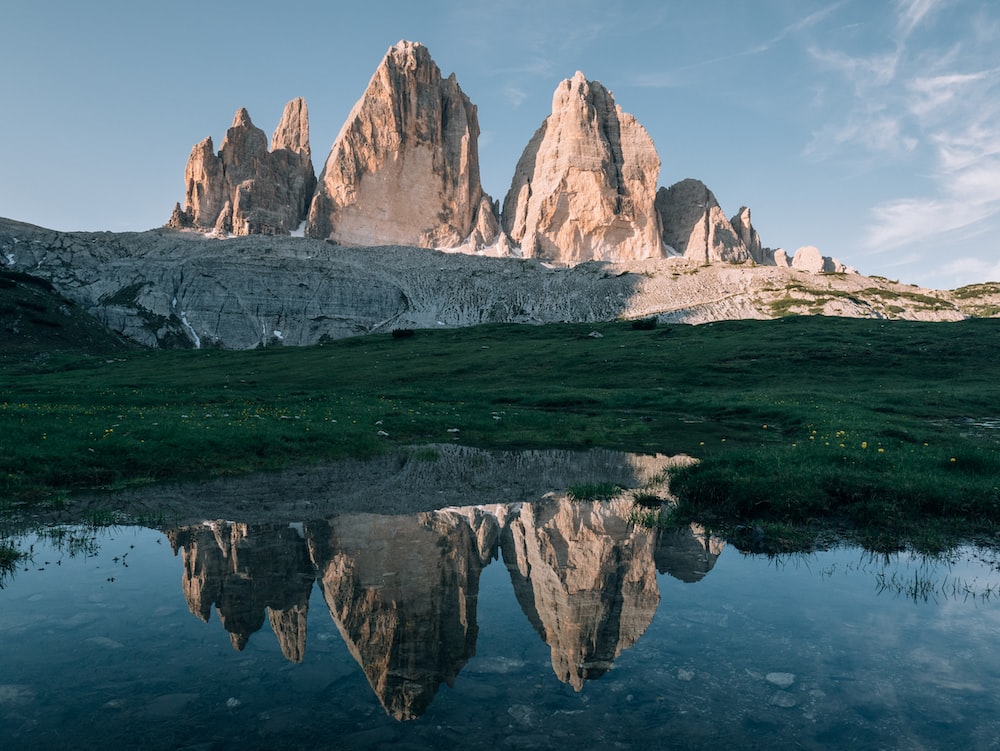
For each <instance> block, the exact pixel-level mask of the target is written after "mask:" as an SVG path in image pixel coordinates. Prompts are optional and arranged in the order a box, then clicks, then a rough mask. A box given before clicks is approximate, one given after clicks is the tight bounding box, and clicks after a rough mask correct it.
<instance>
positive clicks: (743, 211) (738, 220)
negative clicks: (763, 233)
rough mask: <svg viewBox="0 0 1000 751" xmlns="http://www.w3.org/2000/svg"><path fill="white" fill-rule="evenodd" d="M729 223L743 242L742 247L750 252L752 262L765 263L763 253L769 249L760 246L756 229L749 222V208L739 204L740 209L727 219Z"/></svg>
mask: <svg viewBox="0 0 1000 751" xmlns="http://www.w3.org/2000/svg"><path fill="white" fill-rule="evenodd" d="M729 224H730V225H732V228H733V232H735V233H736V236H737V237H738V238H739V240H740V242H741V243H743V247H744V248H746V249H747V252H748V253H750V257H751V258H752V259H753V261H754V263H766V261H765V255H766V253H767V251H768V250H769V249H768V248H764V247H762V246H761V242H760V235H758V234H757V230H755V229H754V226H753V224H752V223H751V222H750V209H749V208H748V207H746V206H741V207H740V210H739V211H738V212H736V214H735V215H734V216H733V217H732V218H731V219H730V220H729Z"/></svg>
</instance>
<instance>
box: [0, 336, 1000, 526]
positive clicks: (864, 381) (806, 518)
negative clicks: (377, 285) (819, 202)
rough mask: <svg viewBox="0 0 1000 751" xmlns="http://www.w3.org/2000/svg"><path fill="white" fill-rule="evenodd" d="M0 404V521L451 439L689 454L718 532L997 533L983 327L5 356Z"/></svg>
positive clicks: (689, 497)
mask: <svg viewBox="0 0 1000 751" xmlns="http://www.w3.org/2000/svg"><path fill="white" fill-rule="evenodd" d="M595 330H596V331H598V332H600V333H601V334H602V337H600V338H596V337H591V336H589V334H590V333H591V332H592V331H595ZM0 394H2V396H0V505H4V504H5V505H7V506H12V507H22V506H24V505H31V504H49V503H57V502H59V499H60V498H65V497H66V495H67V494H68V493H72V492H77V491H80V490H91V489H98V488H121V487H126V486H133V485H141V484H145V483H150V482H157V481H162V480H167V479H178V478H191V479H198V478H207V477H211V476H218V475H230V474H241V473H247V472H252V471H257V470H267V469H276V468H280V467H285V466H288V465H292V464H307V463H310V462H322V461H329V460H333V459H338V458H343V457H348V456H353V457H365V456H372V455H375V454H377V453H379V452H381V451H384V450H387V449H389V448H399V447H402V446H410V445H416V446H427V445H430V444H434V443H444V442H448V443H451V442H456V441H457V442H461V443H463V444H467V445H473V446H479V447H484V448H498V449H524V448H571V449H584V448H589V447H593V446H600V447H605V448H614V449H621V450H627V451H634V452H650V453H653V452H656V453H667V454H673V453H688V454H691V455H693V456H695V457H697V458H698V459H699V460H700V463H699V464H697V465H696V466H694V467H691V468H687V469H683V470H680V471H679V472H678V473H677V475H676V476H675V477H674V478H673V483H674V488H675V490H676V492H677V493H678V495H679V496H680V498H681V506H680V509H681V512H682V513H684V514H686V515H687V516H688V517H689V518H690V519H692V520H700V521H702V522H706V523H711V524H714V525H716V526H718V525H719V524H722V523H723V520H725V521H727V522H728V523H729V524H730V525H732V526H733V528H735V527H736V526H746V527H749V528H750V529H753V528H754V525H755V524H758V523H764V522H766V523H768V524H793V525H800V526H801V525H810V524H814V523H817V522H821V523H825V524H830V523H836V524H844V525H848V526H849V527H851V528H852V529H855V530H860V533H863V534H869V535H870V536H871V537H872V539H875V540H879V539H882V537H883V536H884V535H890V536H892V535H895V536H896V537H895V538H893V539H899V535H903V537H904V538H905V539H906V540H913V539H917V538H918V537H919V536H920V535H921V534H924V533H923V532H922V531H921V530H926V529H927V528H928V526H929V524H928V520H934V522H935V524H936V525H938V526H939V527H940V529H942V530H944V531H945V532H946V533H947V534H952V533H960V534H992V533H993V532H995V530H996V529H997V528H998V527H997V525H998V523H1000V491H998V490H997V487H998V486H1000V480H998V477H1000V464H998V459H997V456H998V443H997V436H996V433H997V431H996V430H978V431H977V430H976V429H974V428H971V427H970V425H975V423H976V422H977V421H978V420H986V419H989V418H993V419H996V418H998V417H1000V414H998V413H1000V406H998V405H1000V321H996V320H989V319H976V320H968V321H963V322H958V323H917V322H907V321H891V322H889V321H878V320H867V319H865V320H854V319H830V318H796V317H790V318H783V319H780V320H775V321H734V322H720V323H715V324H711V325H706V326H699V327H690V326H659V327H655V328H652V329H644V328H635V327H633V326H632V324H631V323H630V322H615V323H601V324H586V325H575V324H564V325H550V326H517V325H489V326H479V327H473V328H467V329H453V330H427V331H417V332H415V333H414V335H413V336H408V337H394V336H392V335H390V334H381V335H371V336H367V337H358V338H353V339H345V340H339V341H336V342H332V343H328V344H324V345H321V346H314V347H305V348H280V347H279V348H273V349H266V350H257V351H251V352H229V351H217V350H216V351H145V350H144V351H138V352H120V353H114V354H109V355H102V356H88V355H86V354H79V353H76V354H74V353H66V352H61V353H59V352H57V353H53V354H52V355H51V356H50V357H48V358H47V359H41V358H38V357H37V356H35V355H31V354H25V355H23V356H15V355H7V356H3V357H2V358H0ZM427 458H428V459H431V458H432V457H431V456H430V453H429V452H428V456H427ZM953 460H954V461H953ZM930 526H933V525H930ZM935 535H936V533H935V534H932V535H931V538H932V540H933V538H934V537H935ZM928 544H930V543H928Z"/></svg>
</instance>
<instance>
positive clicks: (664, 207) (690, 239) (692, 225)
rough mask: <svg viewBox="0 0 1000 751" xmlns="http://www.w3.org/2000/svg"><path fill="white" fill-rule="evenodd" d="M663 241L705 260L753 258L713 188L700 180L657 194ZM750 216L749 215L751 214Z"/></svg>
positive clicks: (716, 261) (693, 257) (734, 261)
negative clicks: (724, 211) (716, 198)
mask: <svg viewBox="0 0 1000 751" xmlns="http://www.w3.org/2000/svg"><path fill="white" fill-rule="evenodd" d="M656 210H657V212H658V213H659V215H660V222H661V223H662V226H663V242H664V244H666V245H669V246H670V247H671V248H673V249H674V251H675V252H676V253H679V254H680V255H682V256H684V257H685V258H688V259H690V260H692V261H695V262H698V263H704V264H711V263H743V262H744V261H749V260H751V255H750V251H748V250H747V248H746V246H745V245H744V244H743V241H742V240H741V239H740V237H739V235H737V234H736V231H735V230H734V229H733V226H732V225H731V224H730V223H729V220H728V219H726V215H725V214H724V213H722V209H721V208H720V207H719V202H718V201H716V200H715V196H714V195H713V194H712V191H710V190H709V189H708V187H707V186H706V185H705V183H703V182H701V181H700V180H692V179H690V178H689V179H687V180H681V181H680V182H679V183H675V184H674V185H671V186H670V187H669V188H660V190H659V191H658V192H657V194H656ZM747 218H748V220H749V215H747Z"/></svg>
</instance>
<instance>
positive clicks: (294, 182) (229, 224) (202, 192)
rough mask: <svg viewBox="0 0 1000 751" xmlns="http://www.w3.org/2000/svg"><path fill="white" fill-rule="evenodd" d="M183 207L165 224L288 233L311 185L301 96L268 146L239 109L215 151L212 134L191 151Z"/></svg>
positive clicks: (238, 232)
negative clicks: (217, 151) (269, 146)
mask: <svg viewBox="0 0 1000 751" xmlns="http://www.w3.org/2000/svg"><path fill="white" fill-rule="evenodd" d="M184 181H185V184H186V191H185V199H184V208H183V209H182V208H181V207H180V205H179V204H178V205H177V206H176V207H175V208H174V213H173V216H171V218H170V221H169V222H168V226H170V227H174V228H195V229H202V230H215V231H217V232H219V233H222V234H234V235H256V234H263V235H287V234H289V233H290V232H291V231H292V230H294V229H296V228H297V227H298V226H299V225H300V224H301V223H302V221H303V220H304V219H305V216H306V211H307V209H308V206H309V200H310V198H311V197H312V194H313V190H314V189H315V185H316V176H315V172H314V170H313V166H312V155H311V152H310V149H309V115H308V112H307V110H306V103H305V100H303V99H301V98H299V99H293V100H292V101H291V102H289V103H288V104H287V105H286V106H285V111H284V114H283V115H282V118H281V122H280V123H279V124H278V127H277V129H276V130H275V131H274V136H273V137H272V139H271V149H270V151H269V150H268V145H267V137H266V136H265V135H264V131H262V130H261V129H260V128H258V127H257V126H255V125H254V124H253V121H252V120H251V119H250V113H248V112H247V111H246V109H243V108H241V109H240V110H238V111H237V113H236V116H235V117H234V118H233V124H232V126H231V127H230V128H229V130H228V131H227V132H226V138H225V140H224V141H223V142H222V147H221V148H220V149H219V153H218V154H216V153H215V151H214V146H213V143H212V139H211V138H206V139H205V140H203V141H201V142H200V143H198V144H197V145H195V147H194V148H193V149H192V150H191V155H190V157H189V158H188V163H187V167H186V169H185V170H184Z"/></svg>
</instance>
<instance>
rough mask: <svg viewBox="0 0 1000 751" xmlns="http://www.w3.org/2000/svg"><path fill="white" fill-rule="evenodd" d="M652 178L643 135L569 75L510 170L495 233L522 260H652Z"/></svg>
mask: <svg viewBox="0 0 1000 751" xmlns="http://www.w3.org/2000/svg"><path fill="white" fill-rule="evenodd" d="M659 174H660V157H659V156H658V155H657V153H656V147H655V146H654V145H653V141H652V139H651V138H650V137H649V134H648V133H647V132H646V130H645V129H644V128H643V127H642V126H641V125H640V124H639V123H638V121H636V119H635V118H634V117H633V116H632V115H629V114H627V113H625V112H623V111H622V108H621V107H619V106H618V105H616V104H615V100H614V96H613V95H612V94H611V92H610V91H608V90H607V89H606V88H605V87H604V86H603V85H601V83H600V82H598V81H588V80H587V79H586V78H585V77H584V75H583V73H580V72H577V73H576V75H574V76H573V78H571V79H568V80H566V81H563V82H562V83H561V84H559V87H558V88H557V89H556V91H555V94H554V95H553V98H552V113H551V114H550V115H549V116H548V117H547V118H546V119H545V121H544V122H543V123H542V125H541V127H540V128H539V129H538V131H537V132H536V133H535V135H534V136H533V137H532V139H531V141H530V142H529V143H528V146H527V147H526V148H525V150H524V153H523V154H522V155H521V159H520V160H519V161H518V163H517V168H516V170H515V172H514V179H513V180H512V182H511V186H510V190H509V191H508V193H507V197H506V198H505V199H504V205H503V229H504V231H505V232H506V233H507V235H508V236H509V237H510V239H511V241H513V242H514V243H515V244H517V245H518V246H520V249H521V252H522V254H523V255H524V256H526V257H530V258H542V259H545V260H549V261H556V262H558V263H564V264H572V263H580V262H582V261H592V260H597V261H604V260H611V261H623V260H636V259H644V258H659V257H660V256H662V255H663V253H662V250H661V246H660V224H659V221H658V217H657V214H656V211H655V210H654V200H655V196H656V182H657V180H658V179H659Z"/></svg>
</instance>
